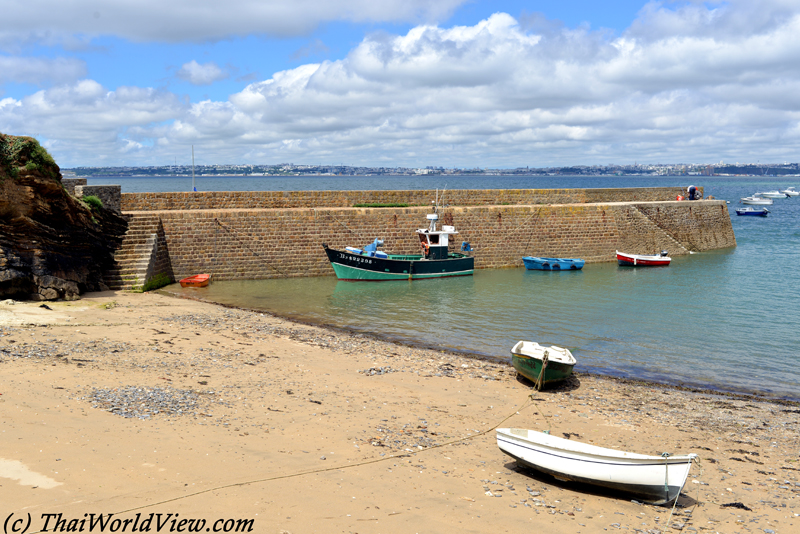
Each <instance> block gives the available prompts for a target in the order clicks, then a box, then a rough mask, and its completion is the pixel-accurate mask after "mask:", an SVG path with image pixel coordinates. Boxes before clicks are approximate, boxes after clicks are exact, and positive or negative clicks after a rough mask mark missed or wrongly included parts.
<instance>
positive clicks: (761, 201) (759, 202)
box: [741, 196, 772, 206]
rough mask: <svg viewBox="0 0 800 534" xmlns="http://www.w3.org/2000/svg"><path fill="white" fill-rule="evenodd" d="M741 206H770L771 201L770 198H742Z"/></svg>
mask: <svg viewBox="0 0 800 534" xmlns="http://www.w3.org/2000/svg"><path fill="white" fill-rule="evenodd" d="M741 202H742V204H751V205H754V206H772V199H771V198H762V197H756V196H752V197H744V198H742V199H741Z"/></svg>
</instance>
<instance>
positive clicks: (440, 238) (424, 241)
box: [417, 213, 458, 260]
mask: <svg viewBox="0 0 800 534" xmlns="http://www.w3.org/2000/svg"><path fill="white" fill-rule="evenodd" d="M427 218H428V220H429V221H430V226H429V227H428V228H420V229H419V230H417V235H418V236H419V245H420V248H422V254H423V257H424V258H425V259H426V260H446V259H447V253H448V247H449V245H450V236H451V235H456V234H457V233H458V232H456V229H455V227H454V226H448V225H446V224H445V225H442V229H441V230H437V229H436V221H438V220H439V214H438V213H429V214H428V215H427Z"/></svg>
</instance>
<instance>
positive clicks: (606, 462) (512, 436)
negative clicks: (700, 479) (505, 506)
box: [497, 428, 697, 504]
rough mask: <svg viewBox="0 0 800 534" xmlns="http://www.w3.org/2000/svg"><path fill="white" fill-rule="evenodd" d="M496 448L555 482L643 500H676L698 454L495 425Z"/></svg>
mask: <svg viewBox="0 0 800 534" xmlns="http://www.w3.org/2000/svg"><path fill="white" fill-rule="evenodd" d="M497 446H498V447H500V450H501V451H503V452H504V453H505V454H507V455H509V456H511V457H512V458H514V459H515V460H516V461H517V463H518V464H520V465H522V466H525V467H529V468H531V469H535V470H536V471H540V472H542V473H546V474H548V475H551V476H553V477H555V478H556V479H557V480H563V481H571V482H580V483H584V484H592V485H594V486H602V487H604V488H609V489H613V490H617V491H621V492H623V493H627V494H630V495H631V496H636V497H637V498H638V499H639V500H641V501H642V502H646V503H648V504H666V503H670V502H672V501H674V500H675V499H677V498H678V495H680V493H681V489H682V488H683V485H684V484H685V483H686V477H687V476H688V475H689V469H690V468H691V466H692V461H694V459H695V458H697V455H696V454H686V455H681V456H669V455H662V456H647V455H645V454H636V453H633V452H625V451H618V450H615V449H607V448H605V447H597V446H596V445H589V444H587V443H581V442H578V441H572V440H568V439H564V438H559V437H556V436H551V435H550V434H545V433H544V432H538V431H536V430H526V429H522V428H498V429H497Z"/></svg>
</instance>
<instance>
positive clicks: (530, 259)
mask: <svg viewBox="0 0 800 534" xmlns="http://www.w3.org/2000/svg"><path fill="white" fill-rule="evenodd" d="M522 262H523V263H524V264H525V268H526V269H528V270H531V271H578V270H580V269H583V265H584V263H586V261H585V260H581V259H578V258H538V257H535V256H525V257H523V258H522Z"/></svg>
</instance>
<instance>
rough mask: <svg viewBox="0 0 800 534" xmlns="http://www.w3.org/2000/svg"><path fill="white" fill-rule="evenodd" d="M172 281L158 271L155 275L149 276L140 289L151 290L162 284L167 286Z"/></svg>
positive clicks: (160, 286)
mask: <svg viewBox="0 0 800 534" xmlns="http://www.w3.org/2000/svg"><path fill="white" fill-rule="evenodd" d="M171 283H172V279H171V278H170V277H169V276H167V275H166V274H164V273H158V274H157V275H155V276H152V277H150V278H149V279H148V280H147V282H145V283H144V285H143V286H142V291H143V292H144V291H152V290H154V289H159V288H162V287H164V286H168V285H170V284H171Z"/></svg>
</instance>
